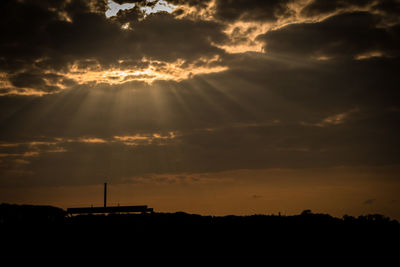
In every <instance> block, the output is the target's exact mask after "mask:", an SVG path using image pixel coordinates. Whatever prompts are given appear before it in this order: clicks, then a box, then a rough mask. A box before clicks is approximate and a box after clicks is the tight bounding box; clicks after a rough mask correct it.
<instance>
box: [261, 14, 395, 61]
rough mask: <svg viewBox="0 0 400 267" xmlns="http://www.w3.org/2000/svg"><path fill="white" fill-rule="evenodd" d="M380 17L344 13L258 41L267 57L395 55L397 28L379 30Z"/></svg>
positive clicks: (267, 35) (380, 28) (269, 33)
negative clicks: (261, 43)
mask: <svg viewBox="0 0 400 267" xmlns="http://www.w3.org/2000/svg"><path fill="white" fill-rule="evenodd" d="M380 22H381V17H380V16H376V15H373V14H371V13H368V12H356V13H344V14H340V15H336V16H332V17H330V18H328V19H326V20H324V21H321V22H318V23H300V24H293V25H289V26H287V27H284V28H281V29H278V30H276V31H270V32H267V33H266V34H265V35H260V36H259V37H258V38H259V39H261V40H264V41H265V43H266V45H265V50H266V51H267V53H271V54H274V53H275V54H282V55H286V56H289V55H290V56H296V57H311V58H314V59H318V58H323V57H325V58H327V59H330V58H332V59H336V58H338V57H347V58H355V57H357V56H358V55H362V54H365V53H370V52H375V51H379V52H381V54H382V55H388V56H399V49H398V48H397V47H396V46H395V45H394V44H397V43H399V40H400V39H399V37H400V35H399V31H398V26H393V27H390V26H388V27H379V23H380Z"/></svg>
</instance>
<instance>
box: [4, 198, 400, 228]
mask: <svg viewBox="0 0 400 267" xmlns="http://www.w3.org/2000/svg"><path fill="white" fill-rule="evenodd" d="M16 224H19V225H22V224H27V225H29V224H35V225H40V224H44V225H66V226H79V225H81V226H85V225H90V226H95V225H99V226H101V225H119V226H135V225H136V226H140V227H146V226H149V227H154V226H159V227H161V226H163V225H164V226H173V225H178V226H185V225H186V226H191V225H192V226H194V225H197V226H216V227H218V226H235V227H240V226H245V225H247V226H249V227H256V226H259V225H261V226H270V227H291V226H293V227H310V228H313V227H320V226H324V227H326V226H330V227H343V226H360V227H361V226H371V227H382V228H388V227H389V228H399V229H400V224H399V222H398V221H397V220H393V219H390V218H389V217H386V216H384V215H381V214H368V215H362V216H358V217H353V216H348V215H344V216H343V217H342V218H336V217H333V216H331V215H329V214H319V213H313V212H312V211H311V210H304V211H303V212H302V213H301V214H298V215H290V216H281V215H280V214H279V215H251V216H236V215H229V216H202V215H197V214H188V213H185V212H176V213H152V214H107V215H77V216H69V215H68V214H67V212H66V211H64V210H63V209H60V208H57V207H52V206H37V205H15V204H0V225H1V226H3V227H4V226H12V225H16Z"/></svg>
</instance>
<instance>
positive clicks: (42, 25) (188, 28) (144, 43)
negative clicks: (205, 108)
mask: <svg viewBox="0 0 400 267" xmlns="http://www.w3.org/2000/svg"><path fill="white" fill-rule="evenodd" d="M2 5H3V7H2V10H7V11H8V12H6V13H3V15H2V16H1V18H0V30H1V31H2V34H3V35H2V43H1V44H0V60H1V62H2V64H1V66H0V70H2V71H3V72H6V73H8V74H9V75H10V79H11V82H12V83H13V84H14V85H15V86H17V87H22V85H23V86H26V87H30V88H32V87H37V90H38V91H41V90H42V89H43V88H44V89H45V90H44V91H49V90H53V89H52V88H50V87H46V86H45V85H44V82H43V77H42V78H41V77H40V75H41V73H42V74H44V73H51V72H64V73H66V74H67V72H68V71H69V67H70V66H71V65H72V64H78V65H80V66H82V63H90V64H92V65H96V66H97V67H98V64H100V68H102V69H106V68H110V67H115V66H118V67H120V63H119V62H120V60H124V61H128V62H131V64H130V67H135V66H136V67H140V66H138V65H140V64H142V63H141V62H140V61H141V59H142V58H143V57H146V58H147V59H154V60H161V61H175V60H177V59H183V60H186V61H191V60H197V59H199V58H201V57H213V56H215V55H218V54H222V53H223V50H221V49H219V48H217V47H215V46H214V44H217V43H221V42H224V41H225V39H226V36H225V34H224V33H223V32H222V30H223V28H222V26H221V25H219V24H218V23H216V22H211V21H196V22H195V21H192V20H189V19H181V20H177V19H175V18H174V16H172V15H170V14H168V13H166V12H160V13H156V14H151V15H149V16H147V17H146V19H143V16H144V14H143V12H142V11H140V10H139V8H137V7H136V8H133V9H130V10H125V11H120V12H119V13H118V14H117V16H116V17H113V18H111V19H107V18H106V17H105V15H104V12H103V11H105V6H104V1H79V0H73V1H55V2H54V3H53V2H51V4H50V3H49V4H48V5H47V4H46V3H44V2H40V1H39V2H38V1H23V2H17V1H3V2H2ZM139 19H142V20H141V21H138V20H139ZM127 22H130V23H134V26H133V30H124V29H122V28H121V25H122V24H124V23H127ZM31 73H35V74H31ZM21 77H23V78H24V79H23V81H22V79H20V78H21ZM25 78H26V79H25Z"/></svg>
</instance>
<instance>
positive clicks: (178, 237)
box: [0, 204, 400, 257]
mask: <svg viewBox="0 0 400 267" xmlns="http://www.w3.org/2000/svg"><path fill="white" fill-rule="evenodd" d="M0 231H1V234H2V236H3V237H4V236H8V237H11V238H10V239H9V240H14V241H15V240H19V241H17V242H21V244H22V243H24V242H28V243H29V242H39V241H43V240H46V242H47V243H48V244H54V246H57V244H59V243H62V244H64V245H65V244H73V246H72V247H70V248H76V247H83V249H84V250H86V249H88V250H89V249H90V248H92V247H97V246H100V247H104V248H107V249H116V248H118V250H126V249H132V251H131V253H133V252H135V251H136V252H137V251H138V250H137V249H138V248H139V250H145V251H147V252H150V251H153V252H154V251H166V250H171V249H173V248H176V249H178V247H179V249H180V250H193V251H199V249H200V250H204V251H208V250H210V249H211V250H212V251H214V252H216V251H219V252H221V253H222V251H230V252H229V253H231V254H234V255H236V253H239V254H237V255H236V256H239V255H244V254H243V253H245V252H246V255H249V253H250V254H251V253H253V252H254V253H256V252H257V253H259V252H260V250H262V251H263V252H262V253H264V254H265V253H267V254H268V255H269V256H268V257H274V255H273V254H274V252H272V251H279V253H289V254H290V253H293V252H294V251H295V252H296V253H300V252H301V253H311V254H313V253H316V252H318V253H319V254H321V253H329V254H330V253H333V254H335V253H336V254H338V255H341V254H343V253H349V254H351V255H354V253H356V251H362V252H363V254H364V256H373V255H374V254H369V253H375V254H376V253H377V251H378V250H379V251H384V252H385V253H387V254H388V255H386V256H385V257H389V256H390V255H397V254H398V251H399V250H398V249H399V240H400V224H399V222H398V221H396V220H392V219H390V218H387V217H385V216H383V215H377V214H376V215H365V216H359V217H357V218H355V217H351V216H344V217H343V218H335V217H332V216H330V215H328V214H314V213H312V212H311V211H304V212H302V213H301V214H299V215H293V216H278V215H253V216H224V217H214V216H201V215H194V214H187V213H183V212H177V213H149V214H108V215H79V216H69V215H68V214H67V213H66V212H65V211H64V210H62V209H59V208H55V207H50V206H18V205H8V204H1V205H0ZM21 240H24V241H21ZM3 243H4V242H3ZM176 246H178V247H176ZM219 252H218V253H219ZM176 253H178V254H179V253H181V252H180V251H176ZM271 253H272V254H271ZM234 255H231V256H234ZM257 255H260V254H257ZM338 255H337V256H338ZM204 256H207V255H204ZM305 256H306V255H305Z"/></svg>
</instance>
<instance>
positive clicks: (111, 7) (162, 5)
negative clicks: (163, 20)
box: [106, 0, 176, 18]
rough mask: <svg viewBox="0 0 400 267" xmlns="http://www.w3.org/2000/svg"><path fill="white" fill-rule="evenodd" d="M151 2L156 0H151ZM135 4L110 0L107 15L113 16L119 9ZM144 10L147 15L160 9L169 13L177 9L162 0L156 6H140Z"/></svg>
mask: <svg viewBox="0 0 400 267" xmlns="http://www.w3.org/2000/svg"><path fill="white" fill-rule="evenodd" d="M149 2H150V3H152V2H155V0H153V1H149ZM134 6H135V4H134V3H125V4H122V5H120V4H117V3H115V2H114V1H112V0H108V10H107V11H106V17H107V18H109V17H113V16H115V15H117V13H118V11H120V10H126V9H132V8H133V7H134ZM140 9H141V10H142V11H144V12H145V13H146V14H147V15H149V14H151V13H157V12H160V11H166V12H168V13H171V12H172V11H174V10H175V9H176V6H174V5H172V4H169V3H167V2H166V1H165V0H160V1H157V3H156V4H155V5H154V6H145V7H141V8H140Z"/></svg>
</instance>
